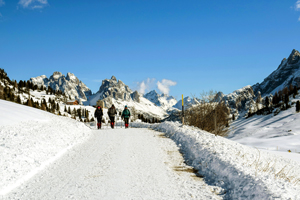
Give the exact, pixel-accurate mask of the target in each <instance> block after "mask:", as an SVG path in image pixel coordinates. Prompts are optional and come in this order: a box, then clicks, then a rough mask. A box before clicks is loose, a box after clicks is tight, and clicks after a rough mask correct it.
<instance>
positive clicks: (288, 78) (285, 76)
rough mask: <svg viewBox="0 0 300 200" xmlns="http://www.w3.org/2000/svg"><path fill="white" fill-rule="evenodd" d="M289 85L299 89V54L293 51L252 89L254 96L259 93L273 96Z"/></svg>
mask: <svg viewBox="0 0 300 200" xmlns="http://www.w3.org/2000/svg"><path fill="white" fill-rule="evenodd" d="M290 84H292V85H296V86H297V87H300V53H299V51H297V50H295V49H294V50H293V51H292V53H291V54H290V56H289V57H288V59H286V58H284V59H283V60H282V61H281V63H280V65H279V67H278V68H277V69H276V70H275V71H274V72H272V73H271V74H270V75H269V76H268V77H267V78H265V79H264V81H263V82H262V83H256V84H255V85H253V86H252V87H253V90H254V93H255V94H256V93H257V92H258V91H260V92H261V94H262V96H265V95H268V94H274V93H275V92H277V91H279V90H282V89H283V88H285V87H288V86H289V85H290Z"/></svg>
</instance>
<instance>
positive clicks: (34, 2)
mask: <svg viewBox="0 0 300 200" xmlns="http://www.w3.org/2000/svg"><path fill="white" fill-rule="evenodd" d="M0 1H1V0H0ZM18 4H19V5H21V6H22V7H23V8H30V9H42V8H44V7H46V6H47V5H48V0H20V1H19V3H18Z"/></svg>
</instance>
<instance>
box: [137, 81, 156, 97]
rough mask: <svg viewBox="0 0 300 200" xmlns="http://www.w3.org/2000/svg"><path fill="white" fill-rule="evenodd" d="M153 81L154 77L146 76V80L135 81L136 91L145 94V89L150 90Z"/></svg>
mask: <svg viewBox="0 0 300 200" xmlns="http://www.w3.org/2000/svg"><path fill="white" fill-rule="evenodd" d="M154 81H155V78H147V80H145V81H142V82H141V83H139V82H138V83H137V85H138V89H137V91H138V92H139V93H142V94H145V91H146V90H150V89H151V87H152V86H153V85H154Z"/></svg>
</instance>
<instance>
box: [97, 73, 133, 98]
mask: <svg viewBox="0 0 300 200" xmlns="http://www.w3.org/2000/svg"><path fill="white" fill-rule="evenodd" d="M98 93H99V94H100V99H108V98H114V99H121V100H126V101H129V100H130V99H131V96H130V95H131V93H132V90H131V89H130V88H129V87H128V86H127V85H125V84H124V83H123V82H122V81H121V80H119V81H117V79H116V77H114V76H112V77H111V79H105V80H103V81H102V85H101V86H100V89H99V91H98Z"/></svg>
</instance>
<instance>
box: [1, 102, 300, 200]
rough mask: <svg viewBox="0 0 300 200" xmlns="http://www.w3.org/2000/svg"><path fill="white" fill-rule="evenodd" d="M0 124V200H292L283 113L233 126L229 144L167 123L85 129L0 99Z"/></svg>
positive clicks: (297, 193)
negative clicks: (268, 136)
mask: <svg viewBox="0 0 300 200" xmlns="http://www.w3.org/2000/svg"><path fill="white" fill-rule="evenodd" d="M91 109H92V108H91ZM276 117H277V118H276ZM0 119H1V120H0V155H1V157H0V199H98V198H99V197H101V199H193V198H195V199H300V163H299V162H298V161H299V160H298V158H299V157H298V154H297V153H286V149H285V148H286V147H289V145H292V142H291V141H294V143H293V144H294V146H293V147H294V148H295V150H296V151H297V143H298V144H299V142H298V141H297V133H298V132H297V130H299V128H298V124H297V122H296V121H297V120H298V119H299V118H298V114H294V110H293V109H289V110H287V111H284V112H281V113H280V114H278V115H277V116H275V117H272V118H271V117H269V118H268V116H263V117H255V116H254V118H249V119H245V121H238V120H237V121H235V122H234V123H235V124H233V127H234V129H233V130H234V132H232V133H231V134H230V135H229V137H230V139H226V138H223V137H218V136H214V135H213V134H210V133H208V132H205V131H202V130H199V129H197V128H194V127H188V126H182V125H181V124H179V123H173V122H165V123H162V124H152V125H150V124H144V123H141V122H134V123H131V124H132V126H134V127H137V128H130V129H124V128H123V129H121V128H120V127H116V129H114V130H112V129H110V128H109V127H106V126H104V129H102V130H95V126H94V123H88V124H84V123H80V122H78V121H75V120H73V119H70V118H68V117H62V116H57V115H53V114H50V113H48V112H44V111H41V110H38V109H34V108H31V107H27V106H23V105H19V104H15V103H11V102H7V101H2V100H0ZM246 120H249V121H246ZM251 120H252V121H251ZM268 120H269V121H268ZM270 120H271V121H270ZM258 122H260V123H258ZM271 122H272V123H271ZM242 123H244V124H242ZM251 123H253V124H252V126H250V125H251ZM262 123H265V124H264V125H263V124H262ZM249 124H250V125H249ZM280 124H284V125H286V126H287V127H289V128H288V130H292V131H288V133H289V135H284V131H285V130H286V129H285V128H284V125H283V126H280ZM247 125H249V126H248V127H247ZM260 126H261V128H260ZM268 126H269V130H270V132H269V133H272V134H273V135H274V136H276V134H277V135H278V137H271V138H269V139H270V140H267V135H268V134H266V133H265V132H264V129H263V128H264V127H268ZM147 128H150V129H152V130H148V129H147ZM247 130H248V132H247ZM271 130H273V131H271ZM238 131H239V132H238ZM250 133H252V134H250ZM291 133H293V134H291ZM238 134H243V137H238ZM255 135H256V136H255ZM248 137H251V138H252V139H251V140H250V139H249V140H248V139H247V138H248ZM289 137H294V138H291V139H289ZM253 138H254V139H253ZM260 138H262V139H264V138H265V139H266V141H265V144H262V145H261V146H259V145H258V144H257V143H258V142H259V139H260ZM276 138H281V140H278V142H274V141H273V140H275V139H276ZM234 140H236V141H234ZM239 140H240V141H239ZM243 140H244V141H248V142H246V143H245V145H243V144H240V143H242V141H243ZM237 141H238V142H237ZM268 141H270V143H268ZM279 141H281V142H279ZM254 142H255V143H254ZM287 142H290V144H284V143H287ZM253 144H255V145H253ZM279 144H281V146H280V145H279ZM274 145H275V146H278V151H276V150H277V148H276V149H274V147H272V146H274ZM271 147H272V148H271ZM290 148H291V147H290ZM178 150H180V152H181V153H182V154H183V158H182V157H181V155H180V153H179V152H178ZM291 150H293V149H292V148H291ZM299 150H300V148H299ZM293 152H294V150H293ZM279 154H280V155H282V156H280V155H279ZM288 156H289V157H288ZM290 158H291V159H290ZM191 167H193V168H194V170H193V169H192V168H191ZM193 172H197V173H196V174H194V173H193ZM196 175H197V176H198V177H197V176H196ZM199 177H202V178H199ZM122 197H123V198H122Z"/></svg>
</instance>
